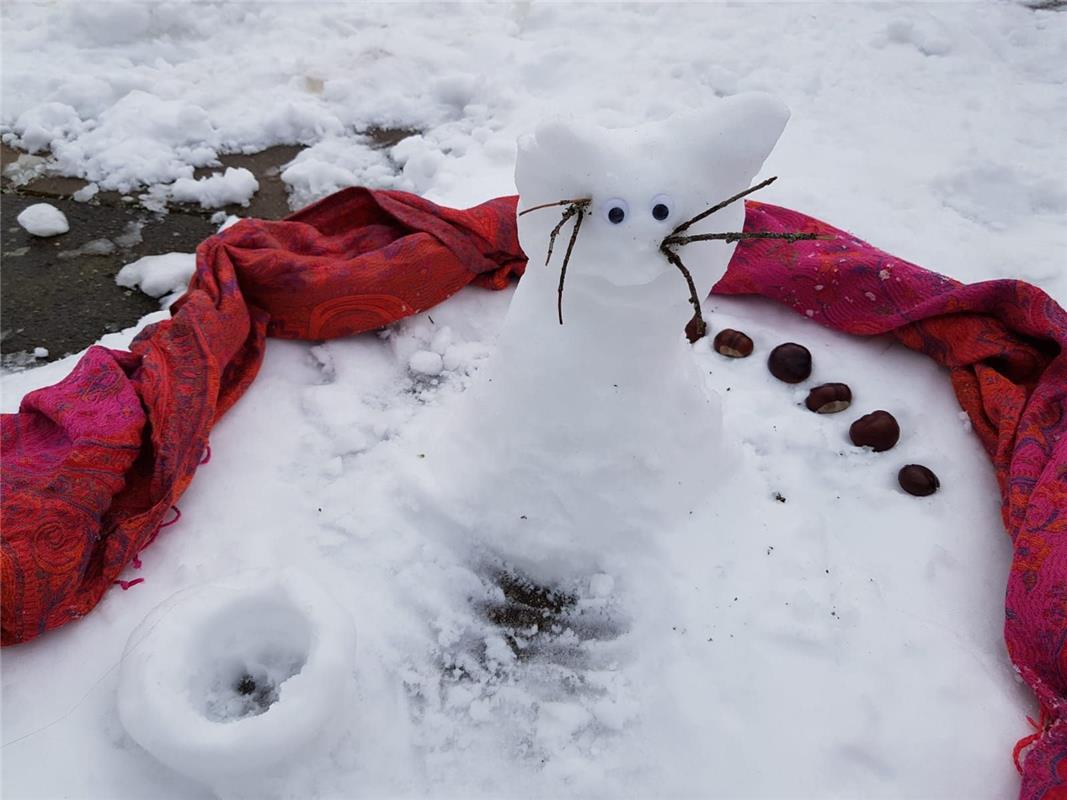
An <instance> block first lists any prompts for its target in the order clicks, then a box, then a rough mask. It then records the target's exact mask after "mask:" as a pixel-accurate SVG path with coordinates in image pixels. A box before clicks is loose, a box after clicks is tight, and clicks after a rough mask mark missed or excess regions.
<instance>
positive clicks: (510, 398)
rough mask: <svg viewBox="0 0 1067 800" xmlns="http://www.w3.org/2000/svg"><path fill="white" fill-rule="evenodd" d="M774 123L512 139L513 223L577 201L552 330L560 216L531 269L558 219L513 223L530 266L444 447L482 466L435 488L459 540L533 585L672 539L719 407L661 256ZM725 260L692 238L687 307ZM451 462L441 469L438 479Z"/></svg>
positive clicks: (706, 455) (728, 184)
mask: <svg viewBox="0 0 1067 800" xmlns="http://www.w3.org/2000/svg"><path fill="white" fill-rule="evenodd" d="M788 116H789V112H788V110H787V109H786V108H785V107H784V105H783V104H782V103H781V102H779V101H777V100H776V99H774V98H772V97H770V96H767V95H762V94H750V95H740V96H736V97H732V98H729V99H726V100H721V101H717V102H716V103H715V104H714V105H712V106H710V107H708V108H707V109H705V110H701V111H696V112H689V113H686V114H684V115H677V116H674V117H671V118H668V119H666V120H663V121H660V122H655V123H650V124H645V125H642V126H640V127H636V128H631V129H615V130H611V129H604V128H599V127H595V126H592V125H587V124H579V123H573V122H553V123H549V124H545V125H543V126H541V127H540V128H538V129H537V131H536V132H535V133H534V134H532V135H529V136H526V137H524V138H523V139H521V140H520V142H519V152H518V161H517V165H516V184H517V186H518V189H519V193H520V202H519V209H520V211H521V210H523V209H529V208H532V207H534V206H538V205H541V204H547V203H557V202H558V201H561V200H570V199H584V200H588V203H587V204H586V205H585V206H584V210H585V212H586V213H585V214H584V218H583V219H582V224H581V227H580V230H579V234H578V236H577V238H576V240H575V242H574V246H573V253H572V254H571V257H570V261H569V266H568V268H567V273H566V282H565V290H564V293H563V297H562V309H561V313H562V320H563V322H562V324H561V322H560V319H559V316H558V309H557V303H558V302H559V296H558V289H559V282H560V268H561V262H562V260H563V257H564V253H565V251H566V248H567V245H568V242H569V240H570V237H571V231H572V228H571V227H570V226H572V225H573V224H574V220H573V219H571V220H568V222H567V223H566V224H565V225H564V226H563V228H562V230H561V231H560V233H559V236H558V237H557V241H556V242H555V246H554V248H553V253H552V260H551V262H550V264H549V265H547V266H546V265H545V260H546V255H547V249H548V246H549V238H550V232H551V230H552V229H553V227H555V226H556V224H557V223H558V222H559V221H560V216H561V213H562V212H563V211H564V210H565V209H566V208H567V206H566V205H555V206H551V207H547V208H544V209H539V210H535V211H532V212H529V213H525V214H522V215H520V217H519V238H520V241H521V244H522V248H523V250H524V251H525V252H526V254H527V255H528V256H529V266H528V268H527V271H526V274H525V276H524V277H523V279H522V281H521V282H520V284H519V286H518V288H517V290H516V292H515V296H514V298H513V300H512V303H511V306H510V308H509V311H508V315H507V318H506V321H505V323H504V326H503V329H502V332H501V335H500V339H499V348H498V352H497V355H496V356H495V358H494V359H493V361H492V362H491V364H490V365H489V366H488V367H487V368H486V369H485V370H484V371H483V372H484V374H482V375H480V376H479V377H480V379H481V380H480V381H479V383H478V384H477V385H475V386H474V387H472V390H471V396H470V398H469V399H470V402H469V403H468V405H467V408H466V412H467V413H466V415H464V416H463V418H462V419H461V420H459V421H458V422H457V425H456V427H455V428H453V429H452V430H451V431H450V432H449V436H448V438H449V440H450V442H449V445H448V447H456V448H459V449H460V450H461V451H462V452H463V458H462V459H461V461H460V462H459V463H475V464H477V465H479V466H478V467H477V468H476V469H475V470H474V471H473V472H470V471H468V472H465V473H463V474H440V475H438V476H437V477H438V480H439V481H440V485H439V490H440V491H441V492H442V495H443V496H444V495H448V496H450V500H451V501H452V502H453V503H454V504H453V506H452V508H453V510H454V513H455V515H457V516H458V517H459V518H460V519H461V520H463V521H464V522H463V525H464V526H465V527H466V529H467V532H468V533H469V534H470V535H472V536H474V537H476V539H477V540H478V541H480V542H482V543H484V545H485V546H486V547H487V548H488V549H489V550H490V551H492V552H493V553H494V555H495V556H497V557H499V558H502V559H503V560H505V561H507V562H509V563H511V564H513V565H514V566H516V567H517V568H519V569H521V570H523V571H524V572H526V573H527V574H528V575H530V576H531V577H532V578H535V579H540V580H555V579H559V578H560V577H561V576H564V575H568V574H581V573H583V572H584V573H585V574H588V572H589V571H596V570H597V569H598V567H599V565H600V564H601V563H602V561H603V557H604V556H605V555H606V554H610V553H612V552H619V550H620V548H621V549H622V551H623V552H625V551H626V549H627V548H631V547H635V546H636V547H643V546H647V545H648V544H650V543H651V542H654V540H655V539H656V537H658V536H661V535H664V534H667V533H669V531H670V528H671V526H672V525H676V524H678V523H679V521H681V520H682V519H684V518H685V517H686V516H687V515H688V514H689V513H690V512H691V511H692V509H694V508H695V507H696V505H697V504H700V503H703V502H707V501H708V498H709V495H710V494H711V491H712V490H711V487H712V485H713V482H714V479H715V476H716V474H723V473H724V472H726V471H728V470H729V469H730V464H729V462H730V460H731V458H732V456H731V455H730V447H728V446H727V443H726V442H725V441H724V439H723V437H722V432H721V424H722V423H721V411H720V407H719V400H718V397H717V396H715V395H713V394H710V393H709V391H708V390H707V389H706V387H705V383H704V380H703V377H702V376H701V375H700V374H698V372H697V369H696V367H695V365H694V363H693V359H692V357H691V354H690V352H689V347H688V345H687V343H686V340H685V337H684V336H683V329H684V327H685V324H686V322H687V321H689V319H690V318H691V317H692V314H693V309H692V307H691V306H690V304H689V296H690V293H689V290H688V287H687V284H686V281H685V279H684V277H683V275H682V274H681V272H680V271H679V270H678V269H677V268H676V267H675V266H674V265H672V264H671V263H670V262H669V261H668V260H667V258H666V257H665V256H664V254H663V253H662V252H661V251H660V244H661V242H662V240H663V239H664V237H665V236H667V235H668V234H669V233H670V232H671V231H672V230H673V229H674V228H675V227H676V226H677V225H679V224H680V223H682V222H684V221H686V220H688V219H690V218H691V217H693V216H695V215H697V214H699V213H700V212H702V211H704V210H706V209H708V208H709V207H711V206H713V205H715V204H716V203H717V202H720V201H722V200H724V199H726V198H728V197H731V196H732V195H734V194H736V193H738V192H739V191H742V190H744V189H746V188H748V187H749V185H750V183H751V182H752V180H753V178H754V177H755V175H756V173H757V171H758V170H759V169H760V167H761V166H762V164H763V161H764V159H765V158H766V157H767V155H768V154H769V153H770V151H771V149H772V147H773V146H774V144H775V142H776V141H777V139H778V137H779V135H780V134H781V132H782V130H783V128H784V126H785V123H786V120H787V119H788ZM743 217H744V209H743V203H741V202H736V203H733V204H731V205H730V206H728V207H727V208H724V209H723V210H721V211H718V212H716V213H714V214H712V215H711V216H710V217H708V218H707V219H705V220H702V221H701V222H699V223H697V224H696V225H694V226H693V227H692V228H690V229H689V230H688V231H687V233H690V234H693V233H701V232H715V231H718V232H721V231H739V230H741V228H742V225H743ZM734 247H735V245H733V244H726V243H725V242H722V241H712V242H707V241H705V242H699V243H693V244H689V245H686V246H685V247H684V249H682V250H681V251H680V255H681V256H682V257H683V258H684V262H685V264H686V266H688V267H689V269H690V271H691V272H692V275H693V279H694V283H695V285H696V290H697V292H698V296H699V297H706V296H707V294H708V292H709V291H710V289H711V287H712V285H713V284H714V283H715V282H716V281H717V280H718V279H719V278H720V277H721V276H722V275H723V273H724V272H725V270H726V265H727V262H728V261H729V259H730V256H731V255H732V253H733V249H734ZM448 447H446V448H445V449H446V451H447V449H448ZM448 463H449V459H447V458H445V459H442V460H441V461H438V464H441V465H445V466H444V469H443V471H444V472H447V466H446V465H447V464H448ZM454 463H456V462H454Z"/></svg>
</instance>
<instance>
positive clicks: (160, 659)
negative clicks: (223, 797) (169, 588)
mask: <svg viewBox="0 0 1067 800" xmlns="http://www.w3.org/2000/svg"><path fill="white" fill-rule="evenodd" d="M355 643H356V637H355V630H354V628H353V626H352V622H351V619H350V618H349V616H348V614H347V612H346V611H345V610H344V609H343V608H341V607H340V606H339V605H338V604H337V603H336V601H334V600H333V598H331V597H330V596H329V595H327V594H326V593H325V592H324V591H323V590H322V589H321V588H319V586H318V585H317V584H316V583H315V582H314V581H313V580H312V579H311V578H309V577H308V576H306V575H304V574H302V573H298V572H295V571H293V570H285V571H282V572H273V571H269V572H268V571H257V572H251V573H242V574H240V575H238V576H236V577H234V578H231V579H228V580H225V581H219V582H216V583H209V584H204V585H201V586H196V587H193V588H190V589H185V590H183V591H181V592H178V593H177V594H176V595H174V596H173V597H171V598H170V599H169V600H167V601H165V602H164V603H162V604H160V605H159V606H157V607H156V608H155V609H154V610H153V611H152V612H151V613H150V614H149V615H148V616H147V617H146V618H145V619H144V621H143V622H142V623H141V624H140V625H139V626H138V627H137V629H136V630H135V631H134V632H133V634H132V635H131V636H130V639H129V642H128V643H127V645H126V651H125V653H124V654H123V658H122V667H121V671H120V674H119V690H118V710H119V717H120V718H121V720H122V724H123V725H124V726H125V728H126V730H127V732H128V733H129V734H130V736H131V737H133V739H134V740H135V741H136V742H137V743H138V744H140V745H141V746H142V747H143V748H144V749H145V750H147V751H148V752H149V753H151V754H152V755H153V756H155V757H156V758H157V759H159V760H160V761H162V762H163V763H164V764H166V765H167V766H169V767H171V768H172V769H175V770H177V771H178V772H181V773H183V774H185V775H188V776H189V777H191V778H194V779H196V780H199V781H202V782H204V783H207V784H208V785H217V784H220V783H227V782H229V781H231V780H233V779H234V778H239V777H242V776H256V775H259V774H264V773H277V772H278V771H280V770H283V769H284V768H285V765H286V764H289V763H291V762H292V761H293V760H294V759H295V758H297V757H299V756H301V755H302V754H306V752H307V751H308V750H309V749H310V748H312V747H314V746H316V745H319V746H326V745H327V743H325V742H324V741H323V739H324V738H326V734H325V733H324V732H326V731H329V730H331V729H333V727H334V726H331V724H330V723H331V722H332V721H333V718H334V716H335V715H336V711H337V709H339V708H342V707H344V706H346V705H347V698H348V696H349V692H350V689H351V686H352V676H353V663H354V655H355Z"/></svg>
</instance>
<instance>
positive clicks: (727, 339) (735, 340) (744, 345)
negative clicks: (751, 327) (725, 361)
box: [712, 328, 752, 358]
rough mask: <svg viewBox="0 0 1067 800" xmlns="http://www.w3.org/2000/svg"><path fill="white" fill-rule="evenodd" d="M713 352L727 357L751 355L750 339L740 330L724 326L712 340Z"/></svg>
mask: <svg viewBox="0 0 1067 800" xmlns="http://www.w3.org/2000/svg"><path fill="white" fill-rule="evenodd" d="M712 347H714V348H715V352H716V353H719V354H720V355H724V356H728V357H729V358H747V357H748V356H750V355H752V340H751V339H749V338H748V336H747V335H746V334H744V333H741V331H735V330H734V329H733V328H725V329H724V330H721V331H719V333H718V334H717V335H716V336H715V341H714V342H712Z"/></svg>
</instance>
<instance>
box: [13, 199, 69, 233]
mask: <svg viewBox="0 0 1067 800" xmlns="http://www.w3.org/2000/svg"><path fill="white" fill-rule="evenodd" d="M15 219H16V221H17V222H18V224H19V225H21V226H22V227H23V228H24V229H25V230H26V231H27V232H28V233H31V234H33V235H34V236H40V237H48V236H58V235H59V234H61V233H66V232H67V231H69V230H70V223H69V222H67V217H66V215H65V214H64V213H63V212H62V211H60V210H59V209H58V208H56V207H55V206H53V205H51V204H49V203H34V204H33V205H32V206H26V208H24V209H23V210H22V213H21V214H19V215H18V217H16V218H15Z"/></svg>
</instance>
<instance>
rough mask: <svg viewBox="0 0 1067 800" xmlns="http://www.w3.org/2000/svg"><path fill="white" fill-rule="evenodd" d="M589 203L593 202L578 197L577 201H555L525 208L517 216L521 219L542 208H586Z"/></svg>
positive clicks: (586, 198)
mask: <svg viewBox="0 0 1067 800" xmlns="http://www.w3.org/2000/svg"><path fill="white" fill-rule="evenodd" d="M591 202H593V199H592V198H591V197H580V198H578V199H577V200H556V201H555V202H553V203H542V204H541V205H539V206H533V207H531V208H527V209H526V210H525V211H520V212H519V214H518V215H519V216H520V217H521V216H522V215H523V214H529V213H530V212H531V211H538V210H540V209H542V208H552V207H553V206H587V205H589V204H590V203H591Z"/></svg>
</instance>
